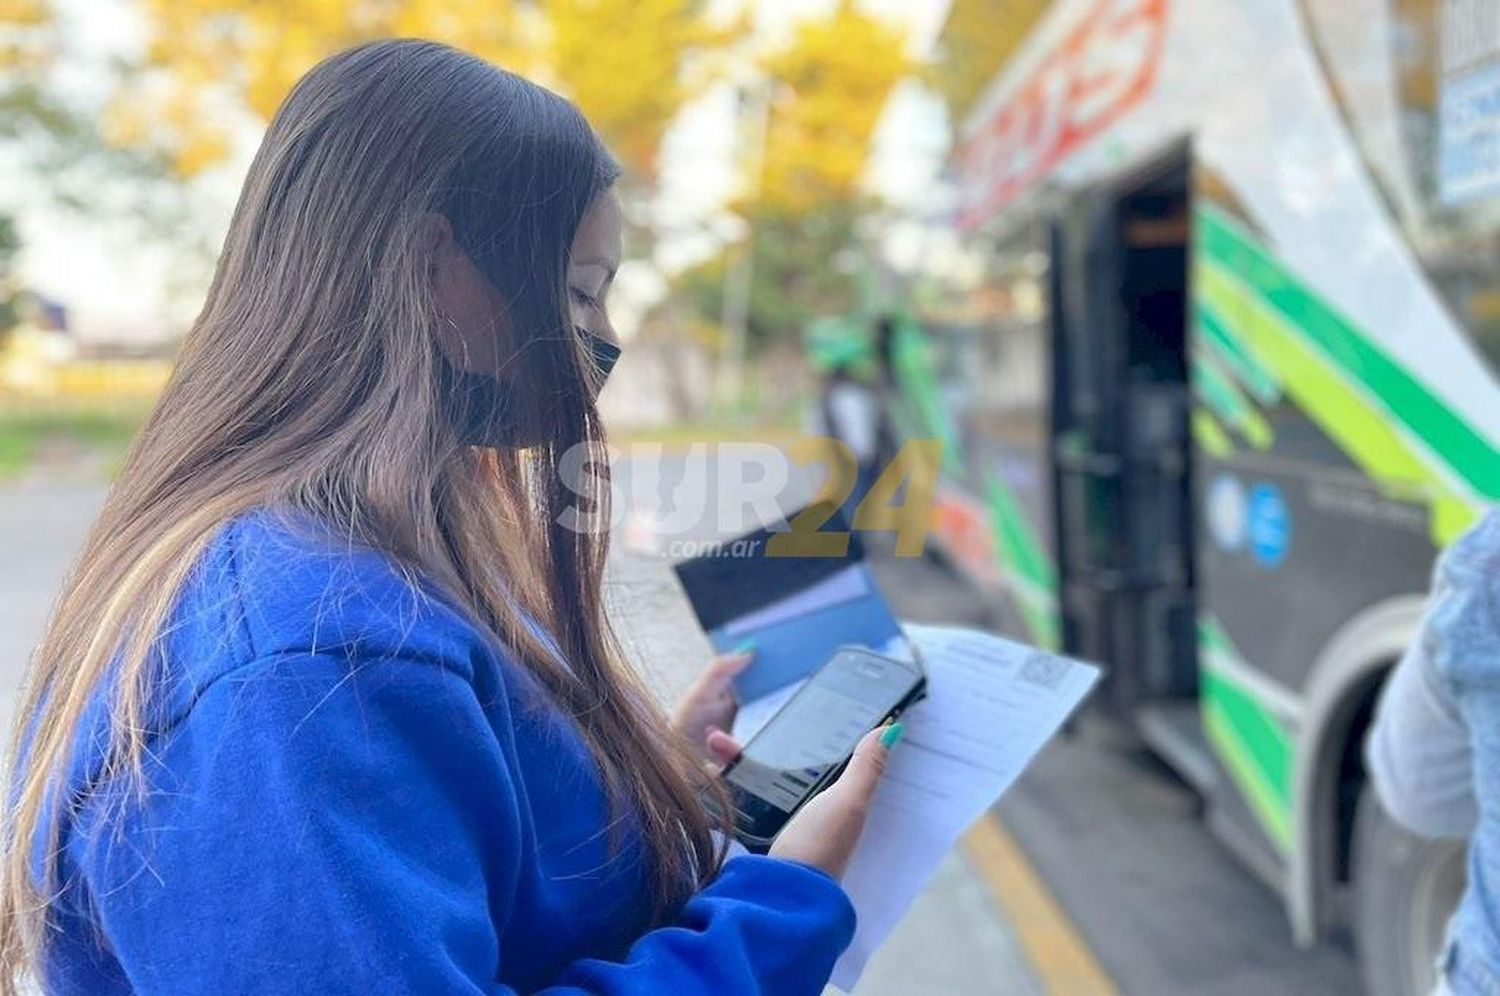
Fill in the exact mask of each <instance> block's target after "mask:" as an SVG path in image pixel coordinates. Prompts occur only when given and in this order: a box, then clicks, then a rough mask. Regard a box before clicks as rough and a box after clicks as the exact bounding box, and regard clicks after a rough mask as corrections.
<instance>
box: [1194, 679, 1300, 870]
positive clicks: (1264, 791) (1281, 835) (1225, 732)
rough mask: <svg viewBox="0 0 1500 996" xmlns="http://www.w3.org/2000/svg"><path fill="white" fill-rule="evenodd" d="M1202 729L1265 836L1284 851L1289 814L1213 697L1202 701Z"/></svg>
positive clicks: (1288, 840)
mask: <svg viewBox="0 0 1500 996" xmlns="http://www.w3.org/2000/svg"><path fill="white" fill-rule="evenodd" d="M1203 732H1204V734H1205V735H1206V736H1207V737H1208V740H1209V742H1210V743H1212V744H1213V745H1214V747H1215V748H1216V749H1217V751H1218V754H1219V758H1220V759H1221V760H1222V761H1223V762H1224V764H1225V766H1226V767H1227V768H1228V769H1229V773H1230V775H1231V777H1233V778H1234V781H1235V784H1236V785H1238V786H1239V788H1240V791H1241V792H1243V793H1244V795H1245V799H1246V800H1247V801H1248V802H1249V803H1250V809H1251V811H1252V812H1253V813H1254V814H1255V818H1256V819H1257V820H1258V821H1259V822H1260V825H1261V827H1262V829H1264V830H1265V832H1266V836H1267V837H1269V838H1271V840H1272V842H1273V843H1275V845H1276V846H1277V847H1279V848H1280V849H1281V850H1282V851H1283V852H1289V851H1290V850H1291V849H1292V827H1291V817H1290V815H1289V814H1288V813H1287V811H1286V810H1285V809H1283V808H1282V806H1281V804H1280V801H1279V800H1278V799H1277V798H1276V796H1275V793H1274V791H1273V790H1272V789H1271V788H1270V786H1269V785H1268V783H1267V781H1266V779H1265V776H1264V774H1263V773H1262V771H1261V768H1260V766H1259V764H1258V763H1257V762H1256V760H1255V757H1254V755H1252V754H1251V753H1250V751H1249V748H1248V747H1247V746H1246V745H1245V742H1244V740H1243V738H1242V735H1241V734H1240V732H1239V730H1238V729H1237V728H1236V727H1235V725H1234V721H1233V720H1232V719H1230V718H1229V714H1228V713H1227V712H1226V711H1225V710H1224V708H1223V706H1222V705H1220V704H1219V703H1217V702H1215V701H1214V700H1212V699H1205V700H1204V702H1203Z"/></svg>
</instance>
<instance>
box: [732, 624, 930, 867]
mask: <svg viewBox="0 0 1500 996" xmlns="http://www.w3.org/2000/svg"><path fill="white" fill-rule="evenodd" d="M921 685H922V671H921V668H920V667H919V666H918V665H916V664H912V663H908V662H905V661H898V660H895V659H893V658H889V657H883V656H881V655H880V654H876V653H874V652H872V651H866V650H861V649H858V648H843V649H840V650H839V651H837V652H836V653H835V654H834V655H833V657H832V658H830V659H829V661H828V663H827V664H825V665H823V667H821V668H819V669H818V670H817V671H816V672H814V673H813V675H812V677H810V678H809V679H808V680H807V684H805V685H803V686H802V688H801V689H800V690H799V691H798V692H797V694H796V695H795V696H793V697H792V699H791V701H789V702H788V703H787V704H786V706H784V707H783V708H782V709H781V710H780V711H779V712H777V713H776V715H775V716H773V717H772V718H771V720H770V722H768V723H767V724H766V725H765V727H764V728H763V729H762V730H761V731H760V732H759V733H757V734H756V735H755V737H754V738H753V739H751V741H750V742H749V743H748V744H746V745H745V749H744V753H743V754H742V755H741V756H740V758H739V760H737V761H736V762H735V763H734V765H733V766H732V767H731V768H729V770H728V771H726V772H725V774H724V779H725V781H726V782H728V783H729V785H730V786H731V787H732V788H733V789H734V790H735V791H734V795H735V797H736V805H737V807H738V808H739V810H740V812H739V817H740V823H741V827H742V829H744V830H745V831H747V832H748V833H750V834H751V835H752V836H757V837H769V836H771V835H773V834H774V833H775V832H776V831H777V830H779V829H780V828H781V825H782V824H783V823H785V822H786V820H787V819H788V818H789V817H790V816H791V814H792V813H793V812H795V811H796V809H797V808H798V807H799V806H801V805H802V803H803V802H805V801H807V799H808V797H809V796H811V795H812V794H813V793H814V792H816V791H817V790H818V789H819V788H821V787H822V783H823V782H824V781H825V780H826V779H827V778H828V776H829V775H830V774H832V773H833V772H834V770H835V769H837V768H838V767H840V766H841V765H843V763H844V762H845V761H847V760H848V759H849V756H850V754H852V753H853V751H854V748H855V746H856V745H857V744H858V743H859V741H860V738H861V737H863V736H864V735H865V734H866V733H868V732H869V731H870V730H872V729H874V728H875V727H876V726H877V725H879V723H880V722H881V720H883V719H884V718H885V717H886V716H888V715H890V714H891V712H892V711H893V710H895V709H896V708H897V707H898V706H901V705H903V704H904V703H905V702H906V701H907V700H908V699H910V698H911V697H912V696H913V693H915V692H916V691H917V690H918V689H919V688H920V687H921Z"/></svg>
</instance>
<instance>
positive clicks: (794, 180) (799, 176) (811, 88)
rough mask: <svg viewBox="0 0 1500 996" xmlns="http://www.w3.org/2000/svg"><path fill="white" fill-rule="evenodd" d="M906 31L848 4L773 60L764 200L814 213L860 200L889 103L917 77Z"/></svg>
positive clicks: (805, 25)
mask: <svg viewBox="0 0 1500 996" xmlns="http://www.w3.org/2000/svg"><path fill="white" fill-rule="evenodd" d="M906 41H907V40H906V36H905V35H904V34H903V33H902V31H901V30H900V29H898V28H895V27H893V26H891V25H888V24H886V23H885V22H883V21H881V20H879V19H878V18H876V17H873V16H871V15H869V14H866V13H864V12H863V11H861V10H860V9H859V8H858V7H857V6H855V5H854V4H853V3H852V2H849V0H842V2H841V3H840V4H839V6H838V8H837V9H836V10H835V11H834V12H833V13H832V14H831V15H829V16H828V17H825V18H817V19H810V20H806V21H804V22H802V24H801V25H799V26H798V28H797V31H796V33H795V35H794V36H793V38H792V40H791V42H790V44H789V45H788V46H787V47H786V48H785V49H783V50H781V51H779V52H777V53H774V54H773V55H771V56H770V57H768V58H767V59H766V60H765V70H766V72H767V74H768V75H769V76H770V77H771V79H772V80H773V81H775V84H776V86H775V90H774V96H773V99H772V104H771V116H770V122H769V128H768V133H767V137H766V158H765V166H764V170H763V173H762V181H761V199H762V200H763V201H764V202H765V203H766V204H767V205H768V206H770V207H772V208H774V209H778V210H788V211H796V212H801V211H811V210H813V209H814V208H816V207H817V206H819V205H821V204H825V203H828V202H830V201H837V200H849V199H851V198H853V197H854V196H856V195H857V193H858V187H859V181H860V177H861V175H862V174H863V172H864V167H865V160H866V158H867V155H868V151H869V147H870V140H871V138H872V137H873V136H874V133H875V127H876V125H877V124H878V123H879V121H880V115H881V113H882V112H883V111H884V109H885V104H886V100H887V99H888V98H889V97H890V93H891V91H892V90H893V89H894V88H895V86H896V84H897V83H898V82H900V81H901V79H902V78H904V77H905V76H907V75H908V74H909V73H910V72H911V71H912V69H913V63H912V60H911V58H910V57H909V56H908V55H907V52H906Z"/></svg>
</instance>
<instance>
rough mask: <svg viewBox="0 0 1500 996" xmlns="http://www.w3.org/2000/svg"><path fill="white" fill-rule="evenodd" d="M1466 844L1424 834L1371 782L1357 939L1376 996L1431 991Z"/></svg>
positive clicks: (1360, 847) (1359, 828) (1360, 819)
mask: <svg viewBox="0 0 1500 996" xmlns="http://www.w3.org/2000/svg"><path fill="white" fill-rule="evenodd" d="M1464 851H1465V849H1464V846H1463V843H1462V842H1461V841H1455V840H1430V839H1428V838H1425V837H1418V836H1417V835H1416V834H1413V833H1411V832H1410V831H1408V830H1407V829H1405V828H1404V827H1402V826H1401V825H1400V824H1398V823H1397V822H1396V821H1395V820H1393V819H1392V818H1391V817H1390V816H1389V815H1388V814H1387V813H1386V811H1385V809H1384V808H1383V807H1382V806H1381V805H1380V803H1379V801H1378V800H1377V799H1376V798H1375V792H1374V790H1373V789H1372V788H1371V787H1370V786H1369V785H1368V784H1367V785H1365V786H1364V788H1363V789H1361V790H1360V794H1359V807H1358V810H1357V812H1356V814H1355V821H1354V842H1353V856H1352V865H1351V872H1352V875H1353V879H1354V883H1353V884H1354V917H1353V920H1354V940H1355V944H1356V946H1357V947H1358V949H1359V968H1360V973H1361V975H1362V976H1363V977H1364V983H1365V991H1366V992H1367V993H1369V994H1370V996H1428V994H1429V993H1431V992H1432V988H1433V984H1434V982H1435V981H1436V969H1435V964H1436V962H1437V957H1438V955H1439V953H1440V952H1441V950H1442V944H1443V934H1444V930H1445V929H1446V927H1447V924H1448V917H1449V915H1450V914H1452V912H1453V909H1454V907H1455V906H1457V905H1458V898H1459V896H1460V895H1461V894H1462V893H1463V887H1464Z"/></svg>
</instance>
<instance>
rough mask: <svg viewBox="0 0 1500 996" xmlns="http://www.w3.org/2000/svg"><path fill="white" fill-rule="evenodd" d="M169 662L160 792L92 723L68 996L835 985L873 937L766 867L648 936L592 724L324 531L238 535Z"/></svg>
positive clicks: (796, 879)
mask: <svg viewBox="0 0 1500 996" xmlns="http://www.w3.org/2000/svg"><path fill="white" fill-rule="evenodd" d="M156 677H157V683H156V687H157V688H158V689H159V691H158V694H157V695H156V696H155V699H154V702H153V706H152V708H151V710H150V714H149V716H148V720H149V722H148V724H147V725H148V729H149V731H150V734H149V735H150V751H149V756H148V760H147V767H146V776H147V784H148V786H149V794H148V796H147V797H146V799H145V801H144V803H143V804H142V803H141V802H140V801H139V800H137V799H134V798H132V797H131V796H129V795H127V794H126V789H125V787H124V786H123V785H121V784H119V783H116V782H109V781H105V780H103V779H101V777H100V772H99V769H100V763H99V762H100V757H99V751H98V744H99V743H100V742H102V736H101V735H102V734H103V733H104V732H105V731H106V730H107V728H108V727H107V723H108V720H107V718H106V716H105V714H104V711H103V709H102V707H101V703H100V702H96V703H95V709H94V710H93V711H92V712H91V713H90V714H89V715H88V716H87V717H86V720H85V724H84V729H83V735H82V736H81V738H80V749H79V750H78V751H77V752H76V754H75V757H74V764H73V768H72V773H71V776H70V779H69V793H70V798H69V805H68V806H67V807H65V809H64V812H65V813H66V814H67V815H66V818H65V820H64V823H63V838H62V850H61V853H60V858H59V865H58V872H59V879H58V881H59V882H60V883H61V885H60V890H59V892H58V894H57V897H56V899H55V900H54V901H53V904H52V907H51V909H50V915H51V918H52V921H53V923H54V925H55V926H56V928H57V929H56V931H54V932H53V933H52V936H51V940H50V943H49V948H48V951H49V954H48V957H47V962H46V969H45V976H46V983H47V988H48V989H49V991H59V992H87V993H98V994H109V993H117V992H129V991H139V992H148V993H206V992H212V993H216V994H218V993H281V992H286V993H299V994H300V993H345V992H347V993H360V994H370V993H381V994H388V993H460V992H463V993H510V992H536V991H539V990H545V991H546V992H549V993H551V992H556V993H621V994H623V993H641V994H651V996H658V994H678V993H684V994H686V993H712V994H714V996H735V994H739V993H746V994H749V993H775V994H798V993H818V992H820V991H821V990H822V987H823V985H824V984H825V983H826V981H827V979H828V976H829V974H830V972H831V971H832V968H833V963H834V961H835V960H836V959H837V957H838V955H839V954H840V953H841V952H842V951H843V949H844V948H845V947H846V946H847V945H848V943H849V941H850V938H851V937H852V935H853V931H854V911H853V908H852V907H851V906H850V903H849V900H848V898H847V897H846V895H845V894H844V892H843V890H842V889H841V888H840V887H839V885H838V883H837V882H836V881H834V880H833V879H832V878H830V877H829V876H827V875H825V874H823V873H822V872H820V871H817V870H815V869H812V868H810V867H807V866H804V865H800V864H796V863H792V862H788V861H783V860H778V859H775V858H769V857H756V856H743V857H736V858H733V859H731V860H730V861H729V862H728V863H727V864H726V865H725V867H724V869H723V871H722V873H721V874H720V875H719V876H718V878H717V879H716V880H714V881H713V883H712V884H710V885H709V886H708V887H706V888H704V889H703V890H702V891H701V892H699V893H698V894H697V895H695V896H694V897H692V898H691V899H690V900H689V901H688V902H687V904H686V905H685V906H684V907H683V909H682V910H681V912H680V913H679V914H678V915H677V916H676V918H675V921H674V922H672V923H671V924H670V925H668V926H664V927H658V928H657V929H654V930H648V929H647V927H648V923H647V919H648V917H649V914H650V910H651V908H652V896H651V890H650V884H649V882H648V880H647V872H646V870H645V862H644V858H643V854H644V851H643V844H642V841H641V839H640V837H639V836H638V834H637V833H635V832H634V830H633V828H632V826H631V823H630V821H629V820H628V819H626V820H625V821H624V822H623V824H622V825H621V826H619V827H614V828H612V827H611V814H610V813H609V810H608V806H607V803H606V800H605V797H604V794H603V790H602V787H601V784H600V781H599V774H598V769H597V767H596V766H595V764H594V763H593V760H592V758H591V757H590V755H589V753H588V751H587V749H586V747H585V746H584V744H583V741H582V740H581V738H580V737H579V735H578V733H577V731H576V729H575V728H574V726H573V724H572V723H571V722H570V721H569V720H567V719H566V718H564V717H563V716H562V715H561V714H559V713H558V712H557V711H556V710H555V708H553V707H552V706H551V705H549V704H548V703H547V702H546V701H545V700H544V698H543V696H542V694H541V692H540V689H539V687H538V686H537V684H536V682H535V680H534V679H533V678H531V677H530V675H529V674H528V672H526V671H525V670H524V669H523V667H522V666H520V665H519V664H517V663H516V662H515V661H513V660H511V659H509V658H508V657H507V656H506V655H505V654H504V653H503V652H502V651H500V650H499V649H498V648H496V647H495V646H494V645H493V643H492V641H488V640H486V639H485V638H484V637H482V636H481V635H480V633H479V632H478V631H477V630H476V629H475V628H474V627H473V626H472V625H470V624H469V623H468V622H466V621H465V619H464V618H463V617H462V616H461V615H460V614H459V613H457V612H456V611H454V610H453V609H452V608H451V607H449V606H448V605H447V604H446V602H444V601H443V600H442V599H439V598H436V597H433V596H432V595H431V594H430V593H428V592H426V591H425V590H424V589H423V588H422V587H421V586H420V585H418V584H415V583H413V582H412V581H411V579H409V578H407V577H405V576H403V574H402V573H401V572H400V571H399V570H398V569H397V568H396V566H395V565H394V564H393V563H392V562H391V561H390V560H389V559H387V558H385V557H383V556H382V555H380V554H378V553H375V552H372V551H369V550H366V549H360V548H352V549H351V548H350V547H349V546H348V545H347V544H344V543H342V542H340V541H338V540H334V539H332V538H330V537H329V536H327V535H326V534H323V533H319V532H318V531H317V530H316V529H315V528H313V527H311V526H310V525H308V524H307V523H305V522H297V523H296V525H295V526H294V525H293V520H291V519H290V518H287V517H283V516H281V515H277V514H274V513H270V512H257V513H254V514H251V515H248V516H245V517H242V518H240V519H238V520H236V521H234V522H232V523H230V524H229V525H227V526H226V527H225V528H224V529H223V531H222V532H221V533H220V534H219V536H218V537H217V538H216V540H215V541H214V543H213V544H212V545H211V546H210V548H209V550H208V551H207V553H206V554H205V555H204V557H203V558H202V559H201V561H200V563H199V565H198V567H197V569H196V571H195V572H194V575H193V577H192V578H191V580H190V582H189V583H188V585H187V586H186V588H185V590H184V593H183V595H182V597H181V599H180V600H179V604H178V607H177V609H176V612H175V614H174V617H173V623H172V625H171V626H170V627H169V630H168V632H167V634H166V635H165V638H164V642H163V648H162V653H161V655H160V660H159V669H158V671H157V675H156ZM612 829H613V830H617V831H619V832H618V833H612ZM612 838H615V839H613V840H612Z"/></svg>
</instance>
